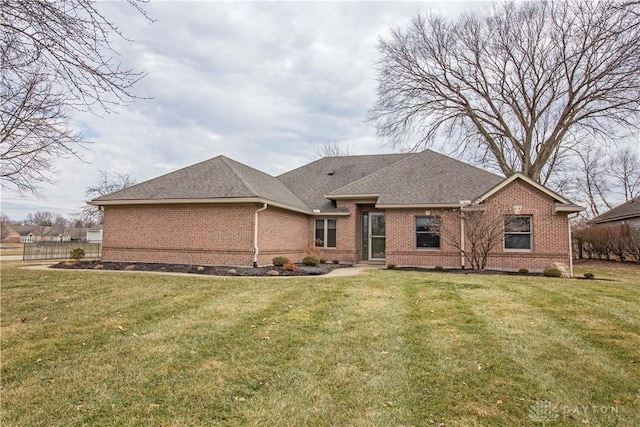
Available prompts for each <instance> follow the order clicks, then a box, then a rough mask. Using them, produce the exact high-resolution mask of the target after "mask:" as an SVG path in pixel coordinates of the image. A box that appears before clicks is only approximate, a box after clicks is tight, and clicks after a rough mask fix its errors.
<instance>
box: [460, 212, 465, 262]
mask: <svg viewBox="0 0 640 427" xmlns="http://www.w3.org/2000/svg"><path fill="white" fill-rule="evenodd" d="M460 268H462V269H463V270H464V269H465V256H464V216H463V215H462V208H460Z"/></svg>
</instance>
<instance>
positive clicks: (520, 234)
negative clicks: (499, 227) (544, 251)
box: [504, 216, 531, 250]
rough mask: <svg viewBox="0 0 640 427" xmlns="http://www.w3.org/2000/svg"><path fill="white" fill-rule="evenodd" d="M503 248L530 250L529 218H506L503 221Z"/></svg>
mask: <svg viewBox="0 0 640 427" xmlns="http://www.w3.org/2000/svg"><path fill="white" fill-rule="evenodd" d="M504 248H505V249H518V250H531V217H530V216H507V217H505V219H504Z"/></svg>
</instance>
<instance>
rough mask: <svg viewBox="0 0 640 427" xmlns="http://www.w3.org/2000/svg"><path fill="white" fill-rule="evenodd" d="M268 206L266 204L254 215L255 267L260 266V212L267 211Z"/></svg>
mask: <svg viewBox="0 0 640 427" xmlns="http://www.w3.org/2000/svg"><path fill="white" fill-rule="evenodd" d="M267 206H268V205H267V204H266V203H264V205H263V206H262V207H261V208H260V209H258V210H256V211H255V212H254V213H253V266H254V267H257V266H258V251H259V250H258V212H262V211H263V210H265V209H267Z"/></svg>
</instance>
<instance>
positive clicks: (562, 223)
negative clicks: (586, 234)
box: [386, 181, 569, 271]
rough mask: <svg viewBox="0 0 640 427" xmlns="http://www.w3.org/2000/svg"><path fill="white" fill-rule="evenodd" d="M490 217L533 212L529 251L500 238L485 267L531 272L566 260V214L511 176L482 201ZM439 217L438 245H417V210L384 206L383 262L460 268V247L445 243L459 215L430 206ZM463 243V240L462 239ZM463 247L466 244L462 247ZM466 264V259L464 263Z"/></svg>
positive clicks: (457, 233)
mask: <svg viewBox="0 0 640 427" xmlns="http://www.w3.org/2000/svg"><path fill="white" fill-rule="evenodd" d="M485 204H486V212H487V214H488V215H489V216H491V215H500V216H504V215H505V214H515V213H516V212H515V211H514V208H513V206H520V208H519V209H520V212H519V215H531V216H532V224H531V227H532V236H533V242H532V246H533V247H532V250H531V251H510V250H505V249H504V248H503V243H502V241H501V242H499V243H498V244H497V246H496V247H495V249H493V250H492V251H491V252H490V257H489V260H488V263H487V268H488V269H497V270H519V269H521V268H527V269H529V270H530V271H540V270H543V269H544V268H545V267H546V266H548V265H549V264H550V263H552V262H563V263H565V264H568V263H569V236H568V225H567V214H565V213H553V205H554V200H553V199H552V198H551V197H549V196H547V195H545V194H543V193H541V192H539V191H538V190H536V189H535V188H533V187H531V186H529V185H528V184H526V183H522V182H521V181H514V182H513V183H511V184H510V185H509V186H507V187H505V188H504V189H502V190H501V191H499V192H498V193H496V194H494V195H493V196H492V197H490V198H489V199H488V200H487V201H486V202H485ZM431 214H432V215H436V216H439V217H440V218H441V228H442V235H441V238H440V249H438V250H435V249H416V241H415V239H416V231H415V217H416V216H423V215H425V211H424V210H420V209H389V210H387V215H386V226H387V239H386V240H387V262H388V263H395V264H397V265H405V266H427V267H434V266H436V265H441V266H443V267H460V265H461V259H460V258H461V257H460V252H459V251H458V250H457V249H456V248H455V247H454V246H453V245H452V244H451V243H450V238H451V237H455V238H457V239H459V236H460V219H459V216H458V215H457V213H456V212H454V211H453V210H432V211H431ZM467 243H468V242H467ZM467 249H468V248H467ZM466 265H467V267H470V266H469V263H468V261H467V262H466Z"/></svg>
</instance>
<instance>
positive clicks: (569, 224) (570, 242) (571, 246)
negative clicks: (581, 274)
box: [567, 214, 578, 277]
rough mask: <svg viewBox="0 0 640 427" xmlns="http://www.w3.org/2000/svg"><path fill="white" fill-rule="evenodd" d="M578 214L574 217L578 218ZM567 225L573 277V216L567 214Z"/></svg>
mask: <svg viewBox="0 0 640 427" xmlns="http://www.w3.org/2000/svg"><path fill="white" fill-rule="evenodd" d="M577 216H578V214H576V216H575V217H574V218H576V217H577ZM567 227H569V277H573V238H572V236H571V218H569V215H567Z"/></svg>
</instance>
